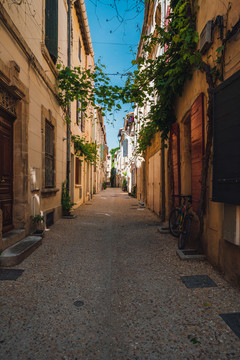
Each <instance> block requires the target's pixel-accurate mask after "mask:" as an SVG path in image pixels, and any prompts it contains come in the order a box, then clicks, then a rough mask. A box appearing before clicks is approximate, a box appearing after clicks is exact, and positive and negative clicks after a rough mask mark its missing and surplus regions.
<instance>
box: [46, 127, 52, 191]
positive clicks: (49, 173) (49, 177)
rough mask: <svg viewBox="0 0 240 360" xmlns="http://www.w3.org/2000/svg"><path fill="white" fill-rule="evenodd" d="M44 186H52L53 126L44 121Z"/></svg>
mask: <svg viewBox="0 0 240 360" xmlns="http://www.w3.org/2000/svg"><path fill="white" fill-rule="evenodd" d="M45 187H46V188H48V187H54V127H53V125H52V124H51V123H49V122H48V121H47V120H46V123H45Z"/></svg>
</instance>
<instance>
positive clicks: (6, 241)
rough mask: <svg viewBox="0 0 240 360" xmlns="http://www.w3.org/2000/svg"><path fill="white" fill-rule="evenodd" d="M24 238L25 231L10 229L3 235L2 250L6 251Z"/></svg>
mask: <svg viewBox="0 0 240 360" xmlns="http://www.w3.org/2000/svg"><path fill="white" fill-rule="evenodd" d="M25 236H26V231H25V229H12V230H10V231H8V232H6V233H5V234H3V237H2V245H3V247H2V249H7V248H9V247H10V246H12V245H14V244H16V242H18V241H20V240H22V239H24V238H25Z"/></svg>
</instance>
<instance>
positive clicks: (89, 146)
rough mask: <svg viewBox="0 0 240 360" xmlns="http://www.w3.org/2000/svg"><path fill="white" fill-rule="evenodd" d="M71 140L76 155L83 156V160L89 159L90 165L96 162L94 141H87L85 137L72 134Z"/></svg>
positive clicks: (96, 153)
mask: <svg viewBox="0 0 240 360" xmlns="http://www.w3.org/2000/svg"><path fill="white" fill-rule="evenodd" d="M72 142H73V144H74V152H75V155H76V156H78V157H83V156H84V160H86V161H89V162H90V164H92V165H94V164H96V162H97V160H98V148H97V145H96V144H95V143H93V142H89V141H87V140H86V138H85V137H83V136H82V137H80V136H79V135H72Z"/></svg>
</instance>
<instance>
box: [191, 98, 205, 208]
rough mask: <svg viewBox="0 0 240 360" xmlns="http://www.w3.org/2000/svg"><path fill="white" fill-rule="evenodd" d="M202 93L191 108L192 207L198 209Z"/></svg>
mask: <svg viewBox="0 0 240 360" xmlns="http://www.w3.org/2000/svg"><path fill="white" fill-rule="evenodd" d="M203 119H204V114H203V94H200V95H199V96H198V97H197V99H196V100H195V102H194V103H193V105H192V108H191V157H192V207H193V210H194V211H197V209H198V203H199V200H200V194H201V176H202V164H203V153H204V121H203Z"/></svg>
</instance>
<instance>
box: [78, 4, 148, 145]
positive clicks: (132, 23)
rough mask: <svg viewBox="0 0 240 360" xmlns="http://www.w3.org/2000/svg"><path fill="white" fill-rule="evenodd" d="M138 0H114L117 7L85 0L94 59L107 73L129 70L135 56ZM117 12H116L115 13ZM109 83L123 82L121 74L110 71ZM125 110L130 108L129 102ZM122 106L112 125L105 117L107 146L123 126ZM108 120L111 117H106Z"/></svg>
mask: <svg viewBox="0 0 240 360" xmlns="http://www.w3.org/2000/svg"><path fill="white" fill-rule="evenodd" d="M136 2H139V1H138V0H115V3H116V5H117V10H116V9H114V8H112V7H111V4H114V0H85V3H86V9H87V14H88V22H89V27H90V31H91V37H92V43H93V49H94V53H95V61H96V60H97V59H99V58H101V63H103V64H104V65H106V72H107V73H108V74H115V73H117V72H119V73H126V72H127V71H132V70H133V67H132V64H131V61H132V60H133V59H135V58H136V51H137V47H138V42H139V40H140V35H141V28H142V22H143V15H144V5H142V6H141V7H140V10H141V12H140V13H139V14H137V8H136V5H135V4H136ZM118 14H119V16H118ZM110 77H111V80H112V83H113V84H116V85H123V84H124V77H123V79H121V77H120V76H114V75H111V76H110ZM124 109H125V110H126V112H129V111H132V109H131V107H130V106H129V105H126V106H124ZM126 112H124V111H123V110H121V111H120V112H117V113H115V118H116V119H117V120H116V121H115V122H114V126H112V125H111V124H107V122H106V118H105V125H106V132H107V145H108V147H109V150H110V149H112V148H115V147H117V146H118V139H117V134H118V130H119V129H120V128H121V127H122V126H123V118H124V116H125V114H126ZM109 120H110V121H111V117H110V118H109Z"/></svg>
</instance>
